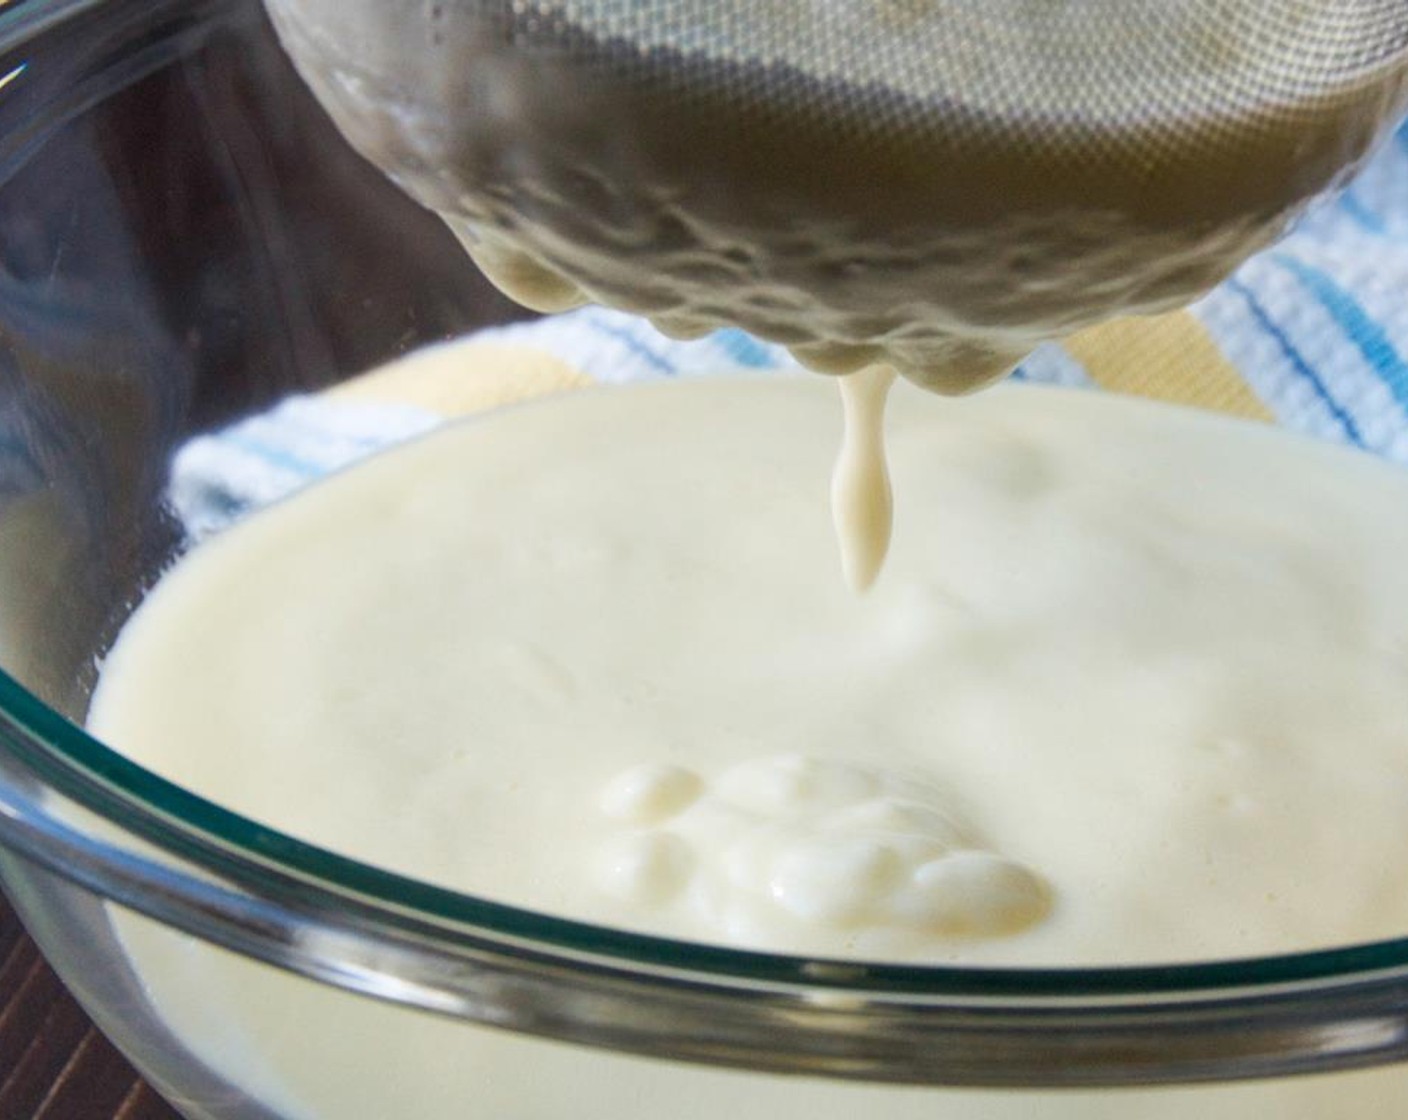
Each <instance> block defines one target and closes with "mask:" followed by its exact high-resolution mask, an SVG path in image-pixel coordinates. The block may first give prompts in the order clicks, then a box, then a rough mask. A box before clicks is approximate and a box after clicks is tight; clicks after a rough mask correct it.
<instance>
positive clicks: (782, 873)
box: [767, 835, 906, 927]
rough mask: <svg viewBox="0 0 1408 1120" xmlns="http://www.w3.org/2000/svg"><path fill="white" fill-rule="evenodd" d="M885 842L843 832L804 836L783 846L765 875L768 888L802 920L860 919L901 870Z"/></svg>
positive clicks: (834, 922)
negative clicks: (769, 870)
mask: <svg viewBox="0 0 1408 1120" xmlns="http://www.w3.org/2000/svg"><path fill="white" fill-rule="evenodd" d="M905 870H906V868H905V865H904V861H903V860H902V859H901V858H900V856H899V854H898V853H897V852H896V851H895V850H894V849H893V848H891V847H890V846H889V845H887V844H884V843H882V842H878V841H875V840H869V839H863V838H855V837H850V836H844V835H840V836H837V835H821V836H811V837H807V838H805V839H803V840H801V841H799V842H797V843H794V844H793V845H792V846H791V847H790V848H788V849H787V850H785V851H783V852H782V853H781V854H780V855H779V856H778V857H777V859H776V860H775V861H774V863H773V866H772V868H771V873H770V874H769V876H768V883H767V887H768V894H769V895H770V896H771V897H772V899H773V901H774V902H776V903H777V904H778V905H779V906H780V907H782V909H784V910H786V911H787V912H788V913H790V914H791V915H793V916H794V917H796V918H799V919H801V920H802V921H804V922H808V923H812V924H825V925H830V926H843V927H844V926H855V925H860V924H862V923H863V922H865V921H866V919H867V918H868V917H870V912H871V909H872V907H873V906H874V904H875V902H876V900H877V899H879V898H881V897H882V896H884V895H885V894H887V893H888V892H889V891H890V890H891V889H892V888H893V887H894V886H895V884H896V883H897V882H898V881H899V880H900V879H901V878H902V877H903V876H904V873H905Z"/></svg>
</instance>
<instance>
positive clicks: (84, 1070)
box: [0, 895, 180, 1120]
mask: <svg viewBox="0 0 1408 1120" xmlns="http://www.w3.org/2000/svg"><path fill="white" fill-rule="evenodd" d="M0 1120H180V1117H179V1116H178V1114H177V1113H176V1111H175V1110H174V1109H172V1108H171V1106H170V1105H168V1104H167V1103H166V1102H165V1101H163V1100H162V1099H161V1098H160V1097H159V1096H157V1095H156V1093H155V1092H153V1091H152V1089H151V1088H150V1086H148V1085H147V1084H146V1083H145V1082H144V1081H143V1080H142V1079H141V1077H140V1076H138V1074H137V1072H136V1071H135V1070H133V1068H132V1067H131V1066H130V1065H129V1064H128V1063H127V1060H126V1059H125V1058H123V1057H122V1055H121V1054H119V1053H118V1052H117V1051H116V1050H115V1049H114V1048H113V1045H112V1043H110V1042H109V1041H108V1040H107V1039H106V1038H105V1037H104V1036H103V1034H102V1033H101V1032H100V1031H99V1030H98V1028H97V1027H95V1026H93V1024H92V1023H91V1022H90V1021H89V1019H88V1016H87V1015H85V1014H84V1013H83V1010H82V1008H80V1007H79V1006H78V1004H76V1003H75V1002H74V1001H73V997H72V996H70V995H69V994H68V992H67V991H66V990H65V988H64V986H63V984H62V983H60V981H59V978H58V977H57V976H55V975H54V972H53V969H51V968H50V967H49V966H48V965H47V964H46V963H45V961H44V958H43V957H42V956H40V954H39V950H38V949H37V948H35V945H34V942H33V941H31V940H30V939H29V935H28V934H26V933H25V931H24V927H23V926H22V925H21V924H20V921H19V919H18V918H17V917H16V916H15V913H14V911H13V910H12V909H11V908H10V906H9V903H8V902H7V901H6V900H5V897H4V896H3V895H0Z"/></svg>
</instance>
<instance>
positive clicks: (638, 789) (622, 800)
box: [600, 762, 704, 827]
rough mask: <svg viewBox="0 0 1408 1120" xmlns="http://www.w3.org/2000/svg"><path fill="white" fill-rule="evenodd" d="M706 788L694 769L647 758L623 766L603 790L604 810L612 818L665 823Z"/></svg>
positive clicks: (602, 803)
mask: <svg viewBox="0 0 1408 1120" xmlns="http://www.w3.org/2000/svg"><path fill="white" fill-rule="evenodd" d="M703 792H704V779H703V778H701V777H700V776H699V775H698V774H696V773H695V772H694V771H693V770H689V769H686V768H685V767H683V766H673V765H670V764H669V763H659V762H648V763H644V764H642V765H640V766H633V767H631V768H630V769H629V770H623V771H622V772H621V773H619V774H617V775H616V776H615V777H614V778H612V779H611V781H609V782H608V783H607V784H606V787H605V788H604V789H603V790H602V791H601V798H600V805H601V811H602V812H603V813H605V814H606V815H607V816H608V817H610V818H612V819H613V820H618V821H621V822H623V823H626V824H633V825H637V826H640V827H649V826H651V825H658V824H662V823H664V822H665V821H668V820H670V819H671V818H673V817H676V816H678V815H679V814H680V813H682V812H684V811H685V810H686V809H688V808H689V807H690V806H691V805H692V804H694V802H695V801H697V800H698V799H699V796H700V794H702V793H703Z"/></svg>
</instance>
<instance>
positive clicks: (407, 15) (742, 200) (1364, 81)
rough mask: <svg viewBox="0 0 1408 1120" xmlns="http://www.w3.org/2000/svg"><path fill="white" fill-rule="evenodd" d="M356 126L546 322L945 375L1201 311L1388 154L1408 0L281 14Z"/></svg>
mask: <svg viewBox="0 0 1408 1120" xmlns="http://www.w3.org/2000/svg"><path fill="white" fill-rule="evenodd" d="M268 7H269V9H270V11H271V13H272V15H273V18H274V21H275V24H276V26H277V28H278V30H279V32H280V35H281V37H282V38H283V40H284V43H285V45H286V46H287V48H288V49H289V51H290V53H291V54H292V56H293V58H294V59H295V61H296V62H297V63H298V65H299V67H300V69H301V72H302V73H303V75H304V76H305V78H307V80H308V81H309V82H310V84H311V85H312V87H313V89H314V90H315V91H316V93H317V94H318V96H319V97H320V99H321V100H322V102H323V104H324V105H325V106H326V107H327V108H328V110H329V111H330V112H331V114H332V116H333V117H334V119H335V120H336V121H337V123H338V124H339V125H340V127H341V128H342V130H343V131H344V132H345V133H346V135H347V136H348V137H350V138H351V140H352V141H353V143H354V144H355V145H356V146H357V147H358V148H359V149H360V150H361V151H362V152H363V153H364V154H365V155H367V156H368V157H370V158H371V159H372V160H373V162H375V163H377V164H378V165H379V166H381V167H382V168H383V169H384V170H386V171H387V172H388V173H389V174H391V175H392V176H393V178H395V179H396V180H397V181H398V182H399V183H401V184H402V185H403V186H404V187H405V188H406V189H407V190H408V191H409V192H410V193H411V194H412V195H413V196H414V197H416V198H417V199H419V200H420V201H421V202H423V203H425V204H426V205H428V206H430V207H431V208H433V209H435V210H437V211H439V212H440V213H441V214H442V215H444V216H445V218H446V219H447V220H448V221H449V222H450V224H451V225H452V226H453V227H454V228H455V229H456V231H457V232H458V233H459V234H460V235H461V237H462V239H463V240H464V241H465V243H466V245H467V246H468V247H469V249H470V251H471V253H472V254H473V255H474V257H475V259H476V260H477V261H478V262H479V263H480V264H481V266H482V267H483V268H484V270H485V271H486V272H487V273H488V274H489V275H490V276H491V277H492V278H494V279H495V280H496V281H497V282H498V283H500V284H501V286H503V287H504V288H505V289H506V290H507V291H509V292H510V294H512V295H515V296H516V297H517V298H519V299H520V300H522V301H523V302H525V303H527V304H529V305H530V306H535V307H537V308H539V309H541V310H555V309H561V308H563V307H566V306H571V305H573V304H575V303H579V302H582V301H584V300H595V301H600V302H604V303H609V304H613V305H616V306H618V307H622V308H625V309H627V310H631V311H636V312H640V313H643V314H646V315H649V316H650V317H651V318H652V319H654V320H655V322H656V323H657V325H659V326H660V327H662V329H665V330H666V331H667V332H670V333H674V334H678V335H682V336H689V335H694V334H699V333H703V332H705V331H707V330H709V329H712V328H713V327H716V326H719V325H721V324H723V323H733V324H736V325H740V326H743V327H745V328H747V329H749V330H751V331H753V332H754V333H756V334H758V335H760V336H762V337H764V338H768V339H771V340H774V341H778V342H782V343H785V344H787V345H788V346H790V347H792V348H793V350H794V352H795V353H796V354H797V355H798V357H800V358H801V359H802V360H803V361H805V362H806V363H808V364H810V365H812V366H814V367H816V368H820V369H824V370H829V371H834V372H842V371H848V370H851V369H855V368H858V367H860V366H862V365H865V364H869V363H871V362H874V361H877V360H885V361H889V362H891V363H893V364H894V365H896V366H898V367H899V368H900V369H901V370H902V371H903V372H905V373H906V374H907V375H909V376H911V377H913V378H915V379H917V380H921V381H924V382H927V383H929V384H931V385H934V386H935V387H937V388H941V389H951V390H952V389H962V388H968V387H971V386H973V385H975V384H978V383H981V382H982V381H984V380H986V379H988V378H989V377H991V376H994V375H996V374H998V373H1000V372H1001V371H1002V370H1004V369H1005V368H1006V367H1007V366H1008V365H1010V364H1011V363H1012V362H1013V361H1014V360H1015V359H1016V358H1018V357H1019V356H1021V355H1022V354H1023V353H1025V352H1026V351H1027V350H1029V349H1030V348H1031V347H1032V346H1033V345H1034V343H1035V342H1036V341H1039V340H1040V339H1042V338H1047V337H1054V336H1060V335H1063V334H1066V333H1069V332H1070V331H1073V330H1075V329H1078V328H1080V327H1082V326H1085V325H1088V324H1089V323H1091V322H1094V321H1096V320H1098V319H1101V318H1105V317H1107V316H1109V315H1111V314H1114V313H1117V312H1147V311H1156V310H1162V309H1166V308H1169V307H1172V306H1177V305H1180V304H1182V303H1184V302H1186V301H1187V300H1188V299H1190V298H1192V297H1193V296H1194V295H1196V294H1198V293H1200V292H1202V291H1204V290H1206V289H1207V288H1209V287H1211V286H1212V285H1213V284H1215V283H1216V282H1217V281H1218V280H1219V279H1221V278H1222V277H1223V276H1224V275H1226V274H1227V272H1228V271H1230V269H1231V268H1232V266H1233V265H1235V264H1236V263H1238V262H1239V261H1240V260H1241V259H1243V258H1244V257H1246V256H1247V255H1249V254H1250V253H1252V252H1253V251H1255V250H1256V249H1258V248H1260V247H1262V246H1264V245H1265V244H1267V243H1268V242H1270V241H1271V240H1273V239H1274V238H1275V237H1276V236H1277V235H1278V234H1279V233H1280V232H1281V231H1282V230H1283V229H1284V228H1285V227H1286V224H1287V222H1288V221H1289V219H1290V218H1292V217H1293V216H1294V215H1295V214H1296V213H1298V212H1299V210H1300V209H1301V208H1303V206H1304V205H1305V204H1306V203H1307V202H1308V201H1309V200H1310V199H1312V198H1313V197H1315V196H1316V195H1317V194H1319V193H1320V192H1322V191H1324V190H1325V189H1326V188H1327V187H1329V186H1331V185H1333V184H1334V182H1335V181H1336V180H1337V177H1338V176H1341V175H1342V174H1344V173H1345V172H1346V171H1347V170H1348V169H1350V168H1352V167H1354V166H1355V165H1356V164H1357V163H1358V161H1359V160H1361V158H1362V157H1363V156H1364V154H1365V153H1366V152H1367V151H1368V150H1369V149H1370V147H1371V146H1372V144H1373V141H1374V139H1375V138H1376V136H1377V135H1378V134H1379V132H1380V131H1381V128H1382V126H1383V125H1384V124H1385V123H1386V122H1387V121H1389V120H1390V119H1392V118H1394V117H1395V116H1396V114H1397V113H1398V112H1399V111H1400V110H1401V109H1402V107H1403V104H1404V101H1405V91H1406V90H1408V4H1405V3H1404V2H1403V0H1261V2H1258V3H1248V2H1247V0H657V2H653V3H652V2H634V0H268Z"/></svg>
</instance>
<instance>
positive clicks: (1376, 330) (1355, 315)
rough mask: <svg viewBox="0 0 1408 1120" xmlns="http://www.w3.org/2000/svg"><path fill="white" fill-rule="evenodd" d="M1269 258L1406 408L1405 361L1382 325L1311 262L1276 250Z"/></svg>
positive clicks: (1407, 379)
mask: <svg viewBox="0 0 1408 1120" xmlns="http://www.w3.org/2000/svg"><path fill="white" fill-rule="evenodd" d="M1271 260H1272V262H1273V263H1275V264H1276V265H1277V266H1279V267H1280V268H1282V269H1284V270H1285V271H1286V272H1289V273H1290V274H1291V275H1292V276H1294V277H1295V278H1296V279H1297V280H1299V281H1300V283H1301V285H1302V286H1303V287H1304V288H1305V290H1306V291H1308V292H1309V293H1310V294H1311V295H1313V296H1314V297H1315V298H1316V300H1317V301H1319V303H1320V305H1321V306H1322V307H1324V308H1325V310H1326V311H1328V312H1329V313H1330V316H1331V318H1333V319H1334V320H1335V322H1336V323H1337V324H1338V325H1339V327H1340V329H1341V330H1343V331H1344V333H1345V335H1346V336H1347V337H1348V338H1349V340H1350V341H1351V342H1352V343H1354V345H1355V347H1356V348H1357V349H1358V350H1359V352H1360V353H1361V354H1362V355H1363V356H1364V360H1365V361H1367V362H1368V363H1369V365H1370V366H1371V367H1373V370H1374V372H1375V373H1377V374H1378V375H1379V379H1380V380H1381V381H1383V383H1384V384H1385V385H1387V386H1388V388H1389V391H1390V392H1391V393H1393V397H1394V400H1396V401H1397V402H1398V403H1399V405H1400V406H1402V407H1405V408H1408V365H1405V364H1404V361H1403V357H1402V355H1400V354H1399V353H1398V351H1397V349H1395V347H1394V345H1393V342H1392V341H1391V340H1390V339H1389V337H1388V332H1387V331H1385V330H1384V328H1383V326H1382V325H1381V324H1379V323H1377V322H1375V321H1374V319H1373V318H1372V317H1371V316H1370V315H1369V313H1368V312H1367V311H1365V310H1364V308H1363V307H1362V306H1361V305H1360V303H1359V301H1358V300H1357V299H1355V298H1354V296H1353V295H1351V294H1350V293H1349V292H1347V291H1346V290H1345V289H1344V288H1342V287H1340V286H1339V284H1337V283H1336V282H1335V281H1334V280H1333V279H1331V277H1330V276H1329V275H1328V274H1327V273H1325V272H1322V271H1321V270H1320V269H1318V268H1316V267H1315V266H1314V265H1311V264H1307V263H1306V262H1305V261H1303V260H1300V259H1299V258H1297V257H1292V256H1290V255H1288V254H1286V253H1276V254H1274V255H1273V256H1272V258H1271Z"/></svg>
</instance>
